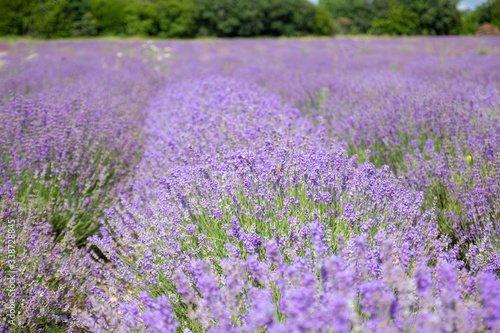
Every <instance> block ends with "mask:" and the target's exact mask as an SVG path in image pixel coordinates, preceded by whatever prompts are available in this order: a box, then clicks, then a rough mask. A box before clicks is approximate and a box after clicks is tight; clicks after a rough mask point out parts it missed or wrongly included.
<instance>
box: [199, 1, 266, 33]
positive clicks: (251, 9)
mask: <svg viewBox="0 0 500 333" xmlns="http://www.w3.org/2000/svg"><path fill="white" fill-rule="evenodd" d="M263 4H264V1H263V0H256V1H245V0H195V5H196V8H197V9H198V11H199V13H200V15H199V17H198V20H197V26H198V35H199V36H213V37H215V36H218V37H235V36H244V37H250V36H258V35H261V34H263V32H264V19H265V14H264V13H263V10H262V9H263Z"/></svg>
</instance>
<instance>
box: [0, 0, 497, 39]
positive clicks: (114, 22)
mask: <svg viewBox="0 0 500 333" xmlns="http://www.w3.org/2000/svg"><path fill="white" fill-rule="evenodd" d="M0 13H2V14H1V16H0V35H3V36H29V37H33V38H66V37H92V36H120V37H123V36H144V37H157V38H200V37H259V36H262V37H276V36H309V35H324V36H331V35H335V34H336V35H391V36H397V35H408V36H411V35H424V36H427V35H461V34H468V35H470V34H482V35H495V34H497V35H500V0H487V1H481V0H462V1H459V0H311V1H308V0H43V1H40V0H16V1H12V0H0Z"/></svg>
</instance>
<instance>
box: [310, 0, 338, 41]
mask: <svg viewBox="0 0 500 333" xmlns="http://www.w3.org/2000/svg"><path fill="white" fill-rule="evenodd" d="M333 24H334V22H333V18H332V17H331V16H330V13H328V11H327V10H325V9H324V8H321V7H316V16H315V19H314V33H315V34H316V35H320V36H329V35H332V34H333Z"/></svg>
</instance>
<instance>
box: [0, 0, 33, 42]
mask: <svg viewBox="0 0 500 333" xmlns="http://www.w3.org/2000/svg"><path fill="white" fill-rule="evenodd" d="M35 5H36V3H35V2H34V1H33V0H16V1H12V0H0V13H2V14H1V15H0V35H26V34H28V33H29V32H30V28H31V14H32V12H33V7H35Z"/></svg>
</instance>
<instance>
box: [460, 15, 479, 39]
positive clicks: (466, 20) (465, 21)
mask: <svg viewBox="0 0 500 333" xmlns="http://www.w3.org/2000/svg"><path fill="white" fill-rule="evenodd" d="M477 29H479V14H478V12H477V11H466V12H464V13H462V33H463V34H465V35H474V34H475V33H476V31H477Z"/></svg>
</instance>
